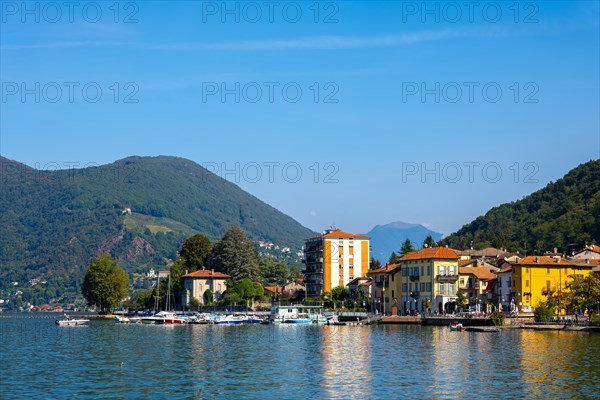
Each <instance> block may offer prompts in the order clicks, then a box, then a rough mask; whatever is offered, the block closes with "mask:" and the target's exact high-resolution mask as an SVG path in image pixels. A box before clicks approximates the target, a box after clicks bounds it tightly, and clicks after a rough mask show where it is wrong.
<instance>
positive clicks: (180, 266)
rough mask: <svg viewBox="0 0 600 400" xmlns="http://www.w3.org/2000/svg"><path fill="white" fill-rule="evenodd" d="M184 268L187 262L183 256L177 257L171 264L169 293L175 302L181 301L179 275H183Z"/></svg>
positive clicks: (180, 279) (181, 286) (185, 268)
mask: <svg viewBox="0 0 600 400" xmlns="http://www.w3.org/2000/svg"><path fill="white" fill-rule="evenodd" d="M186 270H187V264H186V262H185V260H184V259H183V258H178V259H177V260H175V261H174V262H173V265H171V288H170V293H172V294H173V298H175V302H176V303H177V304H178V302H180V301H181V293H182V292H183V279H182V278H181V277H182V276H183V275H185V271H186ZM167 284H168V282H167Z"/></svg>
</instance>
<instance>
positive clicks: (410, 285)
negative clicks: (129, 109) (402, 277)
mask: <svg viewBox="0 0 600 400" xmlns="http://www.w3.org/2000/svg"><path fill="white" fill-rule="evenodd" d="M408 291H409V292H412V283H409V284H408Z"/></svg>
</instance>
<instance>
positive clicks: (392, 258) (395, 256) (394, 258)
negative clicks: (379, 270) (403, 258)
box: [388, 251, 400, 264]
mask: <svg viewBox="0 0 600 400" xmlns="http://www.w3.org/2000/svg"><path fill="white" fill-rule="evenodd" d="M388 262H389V263H390V264H398V263H399V262H400V257H399V256H398V254H396V252H395V251H392V254H390V259H389V260H388Z"/></svg>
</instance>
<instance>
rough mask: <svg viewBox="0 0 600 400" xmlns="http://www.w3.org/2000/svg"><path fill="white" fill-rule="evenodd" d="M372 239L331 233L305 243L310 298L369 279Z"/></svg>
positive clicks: (352, 234)
mask: <svg viewBox="0 0 600 400" xmlns="http://www.w3.org/2000/svg"><path fill="white" fill-rule="evenodd" d="M370 239H371V238H370V237H369V236H364V235H359V234H355V233H347V232H343V231H341V230H339V229H330V230H326V231H325V232H323V234H321V235H318V236H313V237H310V238H308V239H306V240H305V244H304V249H303V251H304V259H303V262H304V263H305V268H304V276H305V284H306V292H307V295H308V296H319V295H321V294H323V293H325V292H331V289H333V288H334V287H336V286H346V285H347V284H348V283H349V282H350V281H352V280H353V279H354V278H358V277H362V276H366V273H367V271H368V269H369V260H370V251H371V250H370V244H369V241H370Z"/></svg>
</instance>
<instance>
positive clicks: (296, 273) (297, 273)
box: [290, 265, 302, 279]
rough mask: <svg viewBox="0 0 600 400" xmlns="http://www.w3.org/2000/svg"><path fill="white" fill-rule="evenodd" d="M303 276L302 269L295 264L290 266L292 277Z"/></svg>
mask: <svg viewBox="0 0 600 400" xmlns="http://www.w3.org/2000/svg"><path fill="white" fill-rule="evenodd" d="M301 276H302V273H301V272H300V269H298V267H296V266H295V265H292V266H291V267H290V278H291V279H297V278H300V277H301Z"/></svg>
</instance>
